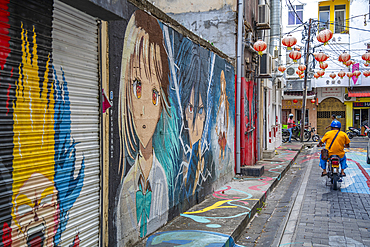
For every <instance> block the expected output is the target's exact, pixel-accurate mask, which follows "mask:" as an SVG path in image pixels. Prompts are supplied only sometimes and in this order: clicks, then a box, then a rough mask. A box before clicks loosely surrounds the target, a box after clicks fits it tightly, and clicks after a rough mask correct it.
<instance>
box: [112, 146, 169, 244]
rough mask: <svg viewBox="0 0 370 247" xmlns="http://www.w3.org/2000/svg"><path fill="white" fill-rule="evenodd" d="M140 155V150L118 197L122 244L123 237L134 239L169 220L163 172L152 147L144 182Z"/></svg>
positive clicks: (165, 182) (120, 242) (119, 236)
mask: <svg viewBox="0 0 370 247" xmlns="http://www.w3.org/2000/svg"><path fill="white" fill-rule="evenodd" d="M139 156H142V155H141V153H140V154H139V155H137V157H136V160H135V164H134V165H133V166H132V167H131V169H130V170H129V172H128V173H127V174H126V176H125V178H124V180H123V184H122V187H121V188H122V189H121V192H120V196H119V198H118V207H117V209H118V210H117V215H116V224H117V241H118V246H123V244H124V240H125V239H134V241H136V240H138V239H139V238H140V237H143V236H145V235H148V234H150V233H152V232H154V231H155V230H157V229H158V228H159V227H160V226H162V225H164V224H165V223H166V222H167V219H168V213H167V211H168V185H167V179H166V174H165V171H164V169H163V167H162V165H161V164H160V163H159V161H158V160H157V158H156V156H155V153H154V150H153V164H152V168H151V170H150V173H149V177H148V179H147V181H144V180H143V174H142V172H141V169H140V166H139ZM148 212H149V215H148ZM128 236H130V237H128Z"/></svg>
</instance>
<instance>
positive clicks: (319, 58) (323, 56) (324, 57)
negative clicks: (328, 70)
mask: <svg viewBox="0 0 370 247" xmlns="http://www.w3.org/2000/svg"><path fill="white" fill-rule="evenodd" d="M314 56H315V59H316V61H318V62H319V63H322V62H325V61H326V60H328V58H329V56H328V55H326V54H325V53H323V52H321V51H320V52H319V53H315V54H314Z"/></svg>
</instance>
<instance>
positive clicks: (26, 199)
mask: <svg viewBox="0 0 370 247" xmlns="http://www.w3.org/2000/svg"><path fill="white" fill-rule="evenodd" d="M14 214H15V216H16V224H17V225H18V231H17V233H18V237H19V239H20V240H21V242H22V244H24V245H27V246H52V245H53V238H54V236H55V233H56V228H57V226H58V221H57V219H58V210H57V192H56V189H55V187H54V184H53V183H52V182H51V181H50V180H49V179H48V178H46V177H45V176H44V175H42V174H40V173H34V174H32V175H31V177H30V178H29V179H28V180H27V181H26V182H25V183H24V184H23V186H22V187H21V188H20V189H19V193H18V195H17V196H16V199H15V205H14Z"/></svg>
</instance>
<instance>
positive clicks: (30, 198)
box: [0, 0, 85, 247]
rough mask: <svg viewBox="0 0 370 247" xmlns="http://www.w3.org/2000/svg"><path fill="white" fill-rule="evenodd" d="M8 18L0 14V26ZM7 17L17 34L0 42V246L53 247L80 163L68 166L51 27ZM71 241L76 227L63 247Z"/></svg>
mask: <svg viewBox="0 0 370 247" xmlns="http://www.w3.org/2000/svg"><path fill="white" fill-rule="evenodd" d="M47 2H48V3H46V2H44V3H43V4H44V7H45V9H48V10H51V9H52V2H49V1H47ZM0 4H1V8H2V9H3V10H4V9H6V10H8V4H9V5H10V4H12V11H14V12H17V11H19V9H17V8H16V7H14V3H12V2H10V1H6V0H3V1H0ZM30 12H31V11H30ZM13 14H14V13H13V12H11V13H9V12H7V11H0V15H1V18H2V20H6V21H8V17H9V16H12V15H13ZM48 14H49V15H48V18H49V23H44V24H45V25H49V27H51V20H52V12H51V11H50V12H49V13H48ZM31 15H32V14H31ZM45 15H47V14H45ZM5 17H6V18H5ZM4 18H5V19H4ZM12 18H13V19H12V20H11V25H10V24H6V26H7V27H9V28H13V29H14V30H18V31H19V32H18V33H16V31H14V30H13V32H12V35H13V36H12V37H10V36H8V35H9V31H6V32H5V33H2V34H3V35H1V38H0V39H1V41H0V44H1V46H4V42H10V43H11V44H12V49H5V50H4V49H3V48H2V47H1V49H2V51H6V52H7V54H5V53H3V52H1V58H2V59H1V70H0V74H1V78H0V88H1V90H0V95H1V99H0V112H1V113H0V118H1V119H2V120H5V121H4V122H3V124H2V125H1V133H2V135H3V136H2V140H1V146H2V148H1V151H0V246H4V247H9V246H61V245H62V243H63V240H62V234H63V232H65V230H66V228H67V224H68V221H69V212H70V209H71V208H72V207H73V205H74V203H75V201H76V199H77V198H78V197H79V195H80V192H81V189H82V187H83V182H84V168H85V165H84V161H82V163H79V164H77V162H76V147H77V145H78V143H76V142H74V140H73V137H72V136H71V118H70V112H71V109H70V99H69V89H68V83H67V81H66V80H65V77H64V71H63V69H62V68H55V67H54V66H53V64H52V52H51V51H52V50H51V47H52V46H51V43H52V42H51V38H50V37H51V32H50V31H51V28H45V29H43V30H39V29H38V26H37V25H33V24H32V21H30V19H29V20H28V22H22V21H21V20H19V19H15V18H14V16H13V17H12ZM9 19H10V17H9ZM3 31H4V30H3ZM5 35H6V36H5ZM14 36H15V37H14ZM45 37H49V38H47V39H45ZM17 45H19V47H17ZM5 47H9V44H8V45H5ZM9 55H10V56H9ZM7 58H11V59H7ZM57 71H58V73H59V74H62V75H63V76H62V78H60V77H58V76H57ZM4 89H5V90H4ZM4 92H5V93H4ZM4 96H5V97H4ZM76 166H78V167H79V169H77V168H76ZM79 243H80V240H79V233H78V231H77V230H76V232H75V235H74V240H73V241H71V242H69V243H68V245H70V246H79ZM64 244H66V243H64Z"/></svg>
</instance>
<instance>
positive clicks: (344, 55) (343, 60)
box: [338, 52, 351, 63]
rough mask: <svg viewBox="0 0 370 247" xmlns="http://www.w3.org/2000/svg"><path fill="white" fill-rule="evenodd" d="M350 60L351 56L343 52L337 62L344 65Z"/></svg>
mask: <svg viewBox="0 0 370 247" xmlns="http://www.w3.org/2000/svg"><path fill="white" fill-rule="evenodd" d="M350 59H351V55H349V54H348V53H347V52H343V53H342V54H340V55H339V57H338V61H339V62H342V63H346V62H347V61H348V60H350Z"/></svg>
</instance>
